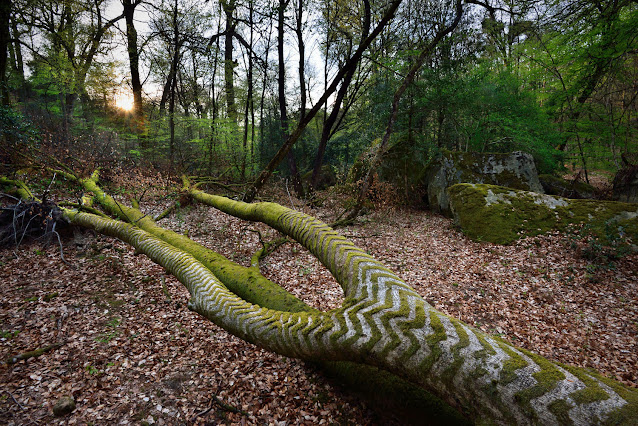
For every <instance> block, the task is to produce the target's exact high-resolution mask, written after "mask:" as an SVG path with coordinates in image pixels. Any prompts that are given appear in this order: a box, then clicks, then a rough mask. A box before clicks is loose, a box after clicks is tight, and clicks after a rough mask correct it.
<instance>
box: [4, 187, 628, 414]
mask: <svg viewBox="0 0 638 426" xmlns="http://www.w3.org/2000/svg"><path fill="white" fill-rule="evenodd" d="M338 199H339V197H329V198H328V200H330V201H326V202H325V203H324V205H323V206H322V207H320V208H317V209H312V210H311V209H309V208H305V207H304V208H300V206H301V203H300V202H299V201H296V200H294V199H291V198H289V197H288V196H287V195H286V196H285V197H281V198H280V199H279V202H281V203H282V204H284V205H287V206H289V207H294V208H297V209H301V210H303V211H305V212H307V213H309V214H311V215H313V216H316V217H318V218H320V219H323V220H326V221H330V220H331V219H332V218H334V214H335V212H336V211H337V210H338V208H339V205H338V201H335V200H338ZM291 204H294V205H291ZM143 207H144V205H143ZM146 207H147V208H150V209H153V208H154V209H155V213H157V212H158V211H160V209H161V207H162V205H161V202H160V203H158V204H152V203H151V204H150V205H147V206H146ZM160 224H162V225H163V226H166V227H168V228H171V229H173V230H175V231H178V232H188V235H189V236H190V237H191V238H193V239H195V240H197V241H199V242H201V243H202V244H204V245H206V246H208V247H210V248H212V249H214V250H216V251H218V252H220V253H222V254H224V255H225V256H227V257H229V258H230V259H232V260H234V261H236V262H239V263H241V264H244V265H246V266H247V265H248V264H249V259H250V257H251V255H252V254H253V253H254V252H255V251H256V250H257V249H258V248H259V241H258V236H257V234H256V233H255V232H253V230H260V231H261V232H262V234H264V235H269V236H271V237H274V236H276V233H275V232H274V231H269V230H267V228H266V227H265V226H262V225H258V224H252V223H247V222H243V221H240V220H238V219H235V218H233V217H230V216H227V215H225V214H223V213H221V212H218V211H216V210H214V209H212V208H209V207H205V206H201V205H195V206H190V207H186V208H183V209H182V210H180V211H179V212H177V213H176V214H173V215H172V216H170V217H169V218H167V219H165V220H163V221H161V222H160ZM340 232H341V233H342V234H343V235H345V236H347V237H348V238H350V239H351V240H352V241H353V242H354V243H355V244H356V245H358V246H359V247H361V248H362V249H364V250H366V251H368V252H369V253H370V254H372V255H373V256H374V257H376V258H377V259H378V260H380V261H382V262H383V263H385V264H386V265H387V266H388V267H389V268H390V269H392V270H393V271H395V272H396V273H397V274H398V275H399V276H400V277H402V278H403V279H404V280H405V281H406V282H407V283H409V284H410V285H411V286H413V287H414V288H415V289H416V290H417V291H418V292H419V293H420V294H421V295H423V297H424V298H425V300H427V301H428V302H429V303H430V304H432V305H433V306H435V307H436V308H437V309H439V310H441V311H442V312H445V313H447V314H449V315H452V316H454V317H457V318H459V319H461V320H462V321H464V322H465V323H467V324H470V325H473V326H475V327H478V328H480V329H482V330H483V331H485V332H487V333H491V334H494V335H498V336H500V337H502V338H504V339H506V340H508V341H510V342H512V343H513V344H515V345H517V346H520V347H523V348H526V349H529V350H531V351H534V352H536V353H539V354H541V355H543V356H545V357H547V358H550V359H552V360H555V361H559V362H562V363H566V364H572V365H578V366H582V367H588V368H594V369H596V370H598V371H600V372H601V373H602V374H604V375H607V376H610V377H613V378H615V379H617V380H620V381H622V382H623V383H625V384H627V385H630V386H634V387H636V386H638V369H637V368H636V366H637V365H638V267H637V266H636V265H638V255H637V254H633V255H628V256H624V257H621V258H620V259H618V260H610V258H609V257H608V256H604V253H605V252H604V251H603V250H601V249H600V247H598V246H596V242H595V241H593V242H592V241H590V242H588V241H587V240H586V239H584V238H583V237H582V235H580V236H579V235H558V234H552V235H545V236H541V237H536V238H527V239H524V240H521V241H519V242H517V243H515V244H513V245H510V246H497V245H494V244H489V243H476V242H472V241H470V240H469V239H467V238H466V237H464V236H463V235H462V234H461V233H460V232H459V231H457V230H456V229H455V228H454V226H453V224H452V222H451V220H449V219H447V218H444V217H442V216H439V215H436V214H432V213H430V212H427V211H423V210H410V209H405V208H395V207H387V206H386V207H379V208H378V209H376V210H375V211H374V212H372V213H370V214H369V215H367V216H365V217H363V218H361V219H360V221H359V222H358V223H357V224H356V225H353V226H349V227H346V228H341V229H340ZM64 256H65V259H66V261H67V262H68V263H64V262H63V261H62V260H61V258H60V250H59V247H58V246H57V244H52V245H50V246H48V247H46V248H44V247H41V246H39V245H34V244H31V245H22V246H20V247H19V248H17V249H4V250H1V251H0V282H1V286H2V291H1V292H0V332H1V335H0V359H1V360H2V365H1V366H0V423H2V424H21V425H26V424H157V425H162V424H219V423H228V424H273V425H289V424H308V425H315V424H387V423H389V422H390V420H391V419H388V418H387V417H380V415H379V414H378V413H377V412H375V411H373V410H372V409H371V407H368V406H367V405H366V404H365V402H364V401H363V400H362V399H360V398H359V397H357V395H355V394H353V393H351V392H349V391H348V389H345V388H343V387H341V386H339V384H338V383H336V382H334V381H333V380H330V379H327V378H325V377H324V376H323V375H322V374H321V373H320V372H319V371H317V370H316V369H315V368H313V367H311V366H309V365H307V364H305V363H303V362H300V361H297V360H294V359H287V358H285V357H281V356H279V355H274V354H271V353H268V352H266V351H264V350H262V349H260V348H258V347H255V346H254V345H251V344H249V343H246V342H244V341H242V340H241V339H239V338H236V337H234V336H232V335H230V334H228V333H227V332H225V331H224V330H223V329H221V328H219V327H217V326H216V325H214V324H212V323H210V322H208V321H206V320H204V319H203V318H202V317H200V316H199V315H198V314H196V313H193V312H191V311H189V310H188V309H187V307H186V302H187V300H188V293H187V291H186V289H185V288H184V287H183V286H182V285H181V284H180V283H179V282H178V281H177V280H176V279H174V278H173V277H172V276H170V275H168V274H166V272H165V271H164V270H163V268H161V267H159V266H157V265H155V264H154V263H152V262H151V261H150V260H149V259H148V258H147V257H145V256H136V255H135V253H134V250H133V249H132V248H130V247H129V246H127V245H126V244H124V243H122V242H121V241H118V240H115V239H113V238H107V237H104V236H100V235H94V234H92V233H90V232H84V233H79V232H76V233H75V234H74V235H73V236H69V237H67V239H65V241H64ZM261 270H262V272H263V274H264V275H266V276H267V277H268V278H270V279H272V280H274V281H276V282H278V283H280V284H282V285H283V286H284V287H286V288H287V289H288V290H289V291H291V292H292V293H293V294H295V295H296V296H298V297H299V298H301V299H303V300H304V301H306V302H307V303H309V304H311V305H313V306H315V307H318V308H320V309H324V310H325V309H331V308H334V307H337V306H339V305H340V303H341V298H342V292H341V289H340V288H339V287H338V286H337V284H336V282H335V281H334V279H333V278H332V277H331V276H330V274H329V273H328V272H327V270H326V269H325V268H324V267H323V266H321V265H320V264H319V263H318V262H317V261H316V260H315V259H314V258H313V257H312V256H311V255H310V254H308V253H307V252H306V251H305V250H304V249H302V248H301V247H300V246H299V245H297V244H285V245H284V246H282V247H280V248H279V249H278V250H277V251H276V252H274V253H273V254H271V255H270V256H269V257H267V258H266V259H265V260H264V261H263V262H262V265H261ZM55 343H60V344H61V346H60V347H58V348H55V349H53V350H51V351H50V352H47V353H46V354H44V355H42V356H40V357H37V358H31V359H29V360H27V361H19V362H17V363H15V364H13V365H8V364H7V363H5V362H4V360H5V359H7V358H8V357H11V356H15V355H17V354H20V353H24V352H26V351H30V350H33V349H37V348H42V347H45V346H47V345H49V344H55ZM63 395H72V396H73V397H74V398H75V400H76V402H77V408H76V410H75V411H74V412H73V413H72V414H70V415H68V416H66V417H64V418H56V417H54V415H53V413H52V406H53V405H54V403H55V402H56V400H57V399H58V398H60V397H61V396H63ZM397 422H400V420H398V421H397Z"/></svg>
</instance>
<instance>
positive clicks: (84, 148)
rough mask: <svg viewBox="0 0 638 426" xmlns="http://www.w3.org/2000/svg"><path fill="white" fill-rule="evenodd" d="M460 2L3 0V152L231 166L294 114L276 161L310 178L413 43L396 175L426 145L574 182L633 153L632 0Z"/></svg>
mask: <svg viewBox="0 0 638 426" xmlns="http://www.w3.org/2000/svg"><path fill="white" fill-rule="evenodd" d="M393 6H394V7H396V12H394V13H392V14H391V16H389V17H387V23H386V24H385V25H384V26H383V27H382V28H381V30H380V31H379V33H378V35H375V37H374V38H373V39H372V40H371V41H369V43H368V45H367V46H365V48H361V49H360V47H363V43H364V41H365V39H366V37H368V36H370V34H372V33H373V32H374V30H375V29H376V28H377V27H378V25H379V23H381V22H382V20H383V19H385V16H384V14H385V13H386V11H387V10H388V9H389V8H391V7H393ZM461 7H462V8H463V14H462V16H461V19H460V21H459V22H458V25H456V26H455V27H452V30H451V31H449V33H446V34H443V35H444V36H443V37H441V39H440V40H437V41H436V42H433V41H434V40H435V39H436V37H437V34H440V33H441V32H442V31H443V29H444V28H446V27H450V26H451V24H452V22H453V20H454V19H455V17H456V16H457V13H456V9H457V8H456V6H455V4H454V2H450V1H427V0H403V1H395V2H387V1H376V0H362V1H358V2H351V1H344V0H330V1H327V0H326V1H324V0H279V1H263V0H220V1H199V0H179V1H178V0H170V1H169V0H162V1H159V0H156V1H148V2H145V1H140V0H92V1H79V0H59V1H55V0H11V1H3V2H2V6H0V8H1V9H2V10H1V12H0V13H1V16H0V27H1V29H0V31H1V34H0V53H2V55H0V56H1V58H0V77H1V79H2V81H1V88H2V104H3V105H4V106H3V107H2V109H0V125H1V127H2V139H3V144H4V148H3V151H2V152H3V161H2V162H3V163H5V164H8V163H12V164H18V163H19V162H20V161H21V158H22V157H26V156H27V155H28V153H30V154H34V153H41V154H43V155H45V154H46V153H51V152H55V153H56V156H57V157H58V159H59V160H60V161H62V162H64V163H65V164H67V165H68V166H69V167H72V168H75V167H78V165H79V163H81V162H84V161H87V159H90V160H92V161H93V162H94V163H96V164H102V165H108V164H115V163H117V164H119V165H120V166H125V167H136V166H138V165H142V164H148V165H151V164H152V165H154V166H155V167H158V168H160V169H164V170H166V169H170V170H171V171H173V172H184V173H189V174H199V175H208V176H214V177H222V178H224V179H228V180H234V181H243V182H246V181H248V180H251V179H254V178H255V176H256V175H257V174H258V173H259V172H260V171H261V170H262V169H264V167H265V166H266V164H267V163H268V162H269V161H270V160H271V159H272V158H273V156H275V154H276V153H277V152H278V150H279V149H280V147H281V146H282V144H283V142H284V140H286V138H287V137H288V136H289V135H290V134H291V132H293V131H294V129H295V128H296V127H297V126H298V124H299V123H301V122H303V121H304V120H306V121H307V126H305V128H304V129H303V132H302V133H301V135H300V137H299V139H298V140H297V141H296V143H295V144H294V146H293V148H292V150H291V151H290V152H291V153H290V154H288V155H287V160H286V161H282V162H281V164H280V165H279V167H278V169H277V171H276V173H278V174H279V175H280V176H283V177H289V176H303V175H304V174H308V176H311V175H310V174H309V173H310V172H311V171H313V170H314V171H315V175H314V176H313V177H314V178H315V179H317V181H318V179H319V175H320V174H321V173H320V170H321V167H325V166H326V165H328V166H331V168H332V170H334V171H335V172H336V173H337V176H339V177H340V178H341V179H346V178H347V177H348V175H349V173H350V175H351V176H352V173H353V171H352V166H353V165H354V164H355V163H356V162H357V161H358V160H359V161H364V160H365V158H368V157H370V155H372V154H373V153H374V152H375V150H377V149H378V147H379V144H380V143H381V141H380V140H381V138H382V137H383V135H384V133H385V131H386V129H387V127H388V122H389V120H390V115H391V112H392V108H391V104H392V102H393V98H394V97H395V94H396V93H397V89H398V88H399V87H400V86H401V85H402V83H404V82H405V81H406V77H407V76H408V74H409V71H410V69H411V68H413V67H414V65H415V64H417V63H418V61H419V60H422V62H423V65H422V66H420V67H418V71H417V72H416V74H415V76H414V79H413V82H412V84H409V85H408V86H407V89H406V91H405V93H403V95H402V96H400V99H399V100H398V101H399V103H398V111H397V116H396V122H395V123H394V125H393V126H392V131H391V136H390V139H389V142H388V143H387V145H385V146H384V147H383V152H384V157H383V161H382V165H383V166H382V167H381V168H380V169H379V173H380V174H381V175H382V177H383V178H384V179H386V180H387V181H389V182H391V183H392V184H395V185H398V187H400V190H398V191H397V193H401V194H408V193H409V192H410V189H411V188H412V187H413V186H414V185H415V184H416V182H417V181H418V180H419V179H421V177H422V170H423V169H424V168H425V166H426V165H427V163H428V161H429V160H430V159H431V158H432V157H433V156H434V155H435V154H436V153H437V152H440V151H441V150H452V151H478V152H508V151H514V150H523V151H527V152H530V153H531V154H532V155H533V156H534V158H535V160H536V165H537V168H538V169H539V172H541V173H553V172H561V171H564V167H569V168H572V169H573V170H574V171H579V170H581V171H582V178H583V180H588V178H589V176H588V172H589V171H591V170H598V171H606V172H609V173H610V175H613V174H614V173H615V172H617V171H618V170H620V169H621V168H622V167H623V165H625V164H628V163H631V164H635V163H636V162H638V161H636V153H637V152H638V102H637V97H638V31H637V30H636V29H637V28H638V2H636V1H633V0H604V1H589V0H568V1H562V0H561V1H557V0H540V1H493V0H485V1H480V0H475V1H472V0H471V1H466V2H465V3H463V4H462V5H461ZM426 51H427V52H426ZM424 52H426V53H427V55H424V54H423V53H424ZM357 55H358V56H357ZM340 72H341V76H340V79H338V80H337V84H336V85H335V87H334V89H333V91H332V92H330V91H329V90H328V89H329V88H330V85H331V84H332V82H333V79H335V77H336V76H337V77H338V76H339V73H340ZM326 91H328V92H329V94H328V95H327V96H323V95H324V94H325V93H326ZM322 96H323V98H322ZM324 98H325V99H324ZM61 152H62V153H63V155H62V156H60V155H59V153H61ZM366 156H367V157H366ZM22 159H23V158H22ZM23 160H24V159H23ZM383 170H391V171H392V172H391V173H387V172H386V173H383ZM307 179H311V178H310V177H308V178H307ZM355 179H356V176H355ZM317 181H315V182H314V183H315V184H316V183H317Z"/></svg>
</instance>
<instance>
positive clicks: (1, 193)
mask: <svg viewBox="0 0 638 426" xmlns="http://www.w3.org/2000/svg"><path fill="white" fill-rule="evenodd" d="M0 197H7V198H11V199H12V200H13V201H20V199H19V198H16V197H14V196H13V195H9V194H7V193H6V192H0Z"/></svg>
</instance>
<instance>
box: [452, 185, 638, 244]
mask: <svg viewBox="0 0 638 426" xmlns="http://www.w3.org/2000/svg"><path fill="white" fill-rule="evenodd" d="M448 195H449V198H450V208H451V210H452V214H453V217H454V221H455V223H456V225H458V226H459V227H460V228H461V230H462V231H463V233H465V234H466V235H467V236H468V237H470V238H471V239H473V240H475V241H488V242H492V243H496V244H510V243H512V242H514V241H516V240H517V239H519V238H521V237H525V236H534V235H539V234H542V233H545V232H547V231H550V230H559V231H565V230H567V229H568V228H569V227H570V225H571V226H574V225H580V224H585V225H587V227H588V229H589V231H590V232H591V233H592V234H594V235H596V236H598V237H599V238H601V240H602V241H603V242H604V241H605V239H606V238H611V237H613V236H621V237H628V238H630V239H632V240H633V241H634V242H636V241H638V204H635V203H633V204H632V203H621V202H617V201H598V200H571V199H567V198H562V197H557V196H551V195H546V194H537V193H534V192H529V191H520V190H515V189H511V188H504V187H499V186H494V185H483V184H481V185H474V184H457V185H454V186H452V187H450V188H449V189H448ZM612 234H613V235H612Z"/></svg>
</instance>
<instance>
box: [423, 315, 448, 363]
mask: <svg viewBox="0 0 638 426" xmlns="http://www.w3.org/2000/svg"><path fill="white" fill-rule="evenodd" d="M429 317H430V327H432V330H433V331H434V332H433V333H432V334H430V335H429V336H427V337H426V338H425V341H426V344H427V346H428V348H429V349H430V354H429V355H428V356H427V357H426V358H425V359H424V360H423V361H421V365H420V366H419V370H420V371H422V372H424V374H425V373H427V372H429V371H430V369H431V368H432V366H433V365H434V363H435V362H436V360H437V359H439V357H440V356H441V347H440V346H439V342H441V341H443V340H445V339H447V333H446V332H445V327H444V326H443V323H442V322H441V319H440V318H439V314H438V313H437V312H436V311H434V310H432V311H430V312H429Z"/></svg>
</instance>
